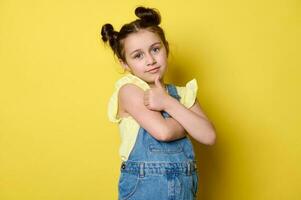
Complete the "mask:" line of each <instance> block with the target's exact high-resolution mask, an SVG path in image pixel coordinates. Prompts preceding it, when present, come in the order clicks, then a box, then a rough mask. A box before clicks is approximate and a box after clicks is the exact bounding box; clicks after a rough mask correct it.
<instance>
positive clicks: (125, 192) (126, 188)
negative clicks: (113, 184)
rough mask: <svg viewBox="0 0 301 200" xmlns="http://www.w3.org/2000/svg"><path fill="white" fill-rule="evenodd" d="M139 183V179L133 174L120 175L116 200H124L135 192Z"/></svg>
mask: <svg viewBox="0 0 301 200" xmlns="http://www.w3.org/2000/svg"><path fill="white" fill-rule="evenodd" d="M138 183H139V177H138V175H135V174H129V173H121V174H120V178H119V183H118V193H119V194H118V196H119V197H118V199H119V200H126V199H128V198H130V197H131V196H132V195H133V194H134V193H135V191H136V189H137V186H138Z"/></svg>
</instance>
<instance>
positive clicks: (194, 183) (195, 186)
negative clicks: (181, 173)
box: [191, 173, 199, 197]
mask: <svg viewBox="0 0 301 200" xmlns="http://www.w3.org/2000/svg"><path fill="white" fill-rule="evenodd" d="M191 177H192V193H193V196H194V197H196V194H197V192H198V185H199V178H198V174H197V173H193V174H192V176H191Z"/></svg>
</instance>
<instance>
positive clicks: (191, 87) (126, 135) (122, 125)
mask: <svg viewBox="0 0 301 200" xmlns="http://www.w3.org/2000/svg"><path fill="white" fill-rule="evenodd" d="M127 83H132V84H135V85H137V86H138V87H140V88H141V89H143V90H144V91H146V90H147V89H149V88H150V87H149V85H148V84H147V82H145V81H143V80H142V79H140V78H139V77H137V76H135V75H133V74H126V75H124V76H123V77H121V78H120V79H119V80H117V81H116V83H115V91H114V93H113V95H112V96H111V98H110V100H109V104H108V117H109V120H110V121H111V122H113V123H118V126H119V131H120V136H121V145H120V148H119V154H120V156H121V159H122V160H123V161H126V160H127V159H128V156H129V155H130V152H131V150H132V148H133V147H134V144H135V142H136V138H137V135H138V131H139V128H140V125H139V124H138V122H137V121H136V120H135V119H134V118H133V117H132V116H128V117H122V118H120V117H119V116H117V113H118V92H119V89H120V88H121V86H123V85H124V84H127ZM176 89H177V92H178V95H179V96H180V97H181V99H180V103H181V104H183V105H184V106H185V107H186V108H190V107H191V106H192V105H193V104H194V102H195V99H196V96H197V90H198V86H197V81H196V79H192V80H191V81H189V82H187V84H186V86H185V87H181V86H176Z"/></svg>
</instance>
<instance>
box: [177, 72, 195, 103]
mask: <svg viewBox="0 0 301 200" xmlns="http://www.w3.org/2000/svg"><path fill="white" fill-rule="evenodd" d="M176 89H177V92H178V94H179V96H180V97H181V99H180V102H181V103H182V104H183V105H184V106H185V107H187V108H190V107H191V106H192V105H193V104H194V102H195V100H196V97H197V92H198V83H197V80H196V79H195V78H194V79H192V80H190V81H188V82H187V83H186V84H185V86H176Z"/></svg>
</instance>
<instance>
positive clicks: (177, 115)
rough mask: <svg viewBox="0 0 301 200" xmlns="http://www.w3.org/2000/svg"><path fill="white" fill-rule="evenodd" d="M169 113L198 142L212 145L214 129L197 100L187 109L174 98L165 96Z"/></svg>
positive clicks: (214, 136)
mask: <svg viewBox="0 0 301 200" xmlns="http://www.w3.org/2000/svg"><path fill="white" fill-rule="evenodd" d="M164 110H165V111H166V112H167V113H169V115H171V116H172V117H173V118H174V119H176V120H177V121H178V122H179V123H180V124H181V125H182V126H183V127H184V129H185V130H186V131H187V132H188V133H189V134H190V135H191V136H192V137H193V138H194V139H196V140H197V141H198V142H200V143H203V144H206V145H213V144H214V143H215V138H216V135H215V129H214V126H213V124H212V123H211V122H210V121H209V120H208V118H207V117H206V115H205V114H204V112H203V111H202V109H201V107H200V104H199V102H198V100H197V99H196V101H195V103H194V105H193V106H192V107H191V108H190V109H187V108H186V107H185V106H184V105H182V104H181V103H180V102H178V101H177V100H176V99H174V98H167V99H166V101H165V109H164Z"/></svg>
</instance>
